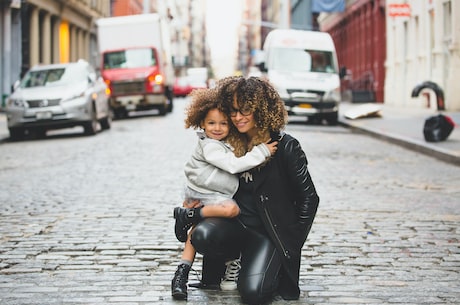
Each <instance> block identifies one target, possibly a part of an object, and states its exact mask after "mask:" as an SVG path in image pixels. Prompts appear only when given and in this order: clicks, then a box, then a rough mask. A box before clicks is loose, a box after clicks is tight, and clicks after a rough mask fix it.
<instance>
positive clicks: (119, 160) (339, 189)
mask: <svg viewBox="0 0 460 305" xmlns="http://www.w3.org/2000/svg"><path fill="white" fill-rule="evenodd" d="M185 102H186V100H183V99H178V100H176V105H175V109H174V111H173V113H171V114H168V115H167V116H165V117H160V116H156V115H153V116H152V115H150V116H140V117H136V118H130V119H126V120H120V121H115V122H114V123H113V127H112V129H111V130H109V131H103V132H101V133H99V134H97V135H96V136H92V137H87V136H81V135H80V133H79V130H78V128H77V129H72V130H70V131H59V132H50V133H49V135H48V137H47V138H45V139H40V140H33V139H31V140H26V141H23V142H10V141H9V140H8V139H6V138H4V139H0V154H1V156H0V304H3V305H10V304H11V305H13V304H14V305H19V304H123V305H125V304H128V305H129V304H166V305H170V304H185V303H186V304H191V305H195V304H196V305H197V304H240V298H239V296H238V294H237V293H236V292H222V291H207V290H197V289H191V290H190V292H189V300H188V302H179V301H174V300H172V298H171V295H170V281H171V278H172V275H173V273H174V270H175V268H176V265H177V263H178V260H179V257H180V253H181V247H182V245H181V243H179V242H178V241H177V240H176V239H175V236H174V233H173V225H174V222H173V217H172V208H173V207H174V206H177V205H179V204H180V202H181V191H182V182H183V164H184V162H185V161H186V160H187V158H188V156H189V154H190V152H191V151H192V149H193V147H194V146H195V141H196V138H195V136H194V134H193V131H190V130H188V131H186V130H184V126H183V125H184V124H183V106H184V103H185ZM2 128H6V126H2ZM75 130H76V131H77V133H72V132H75ZM287 131H288V132H290V133H291V134H293V135H294V136H295V137H297V138H298V139H299V140H300V142H301V144H302V146H303V148H304V149H305V151H306V153H307V156H308V159H309V162H310V167H309V168H310V171H311V174H312V176H313V179H314V181H315V184H316V186H317V189H318V192H319V194H320V197H321V203H320V208H319V210H318V215H317V218H316V220H315V223H314V224H313V229H312V231H311V233H310V236H309V239H308V241H307V243H306V245H305V247H304V249H303V256H302V268H301V274H300V285H301V298H300V300H299V301H291V302H286V301H283V300H281V299H279V298H276V299H275V300H274V301H273V302H272V304H276V305H278V304H291V305H297V304H322V305H323V304H392V305H393V304H458V302H459V301H458V300H459V299H460V287H459V286H460V285H459V280H460V276H459V273H460V248H459V235H458V231H457V230H458V226H459V222H460V213H459V212H460V206H459V198H460V187H459V181H460V171H459V169H458V167H456V166H453V165H449V164H447V163H444V162H441V161H438V160H436V159H434V158H430V157H427V156H425V155H421V154H418V153H416V152H413V151H410V150H406V149H404V148H401V147H399V146H396V145H393V144H389V143H387V142H384V141H380V140H377V139H374V138H372V137H369V136H367V135H363V134H360V133H353V132H352V131H350V130H347V129H344V128H342V127H340V126H312V125H305V124H303V123H301V122H300V121H295V120H294V119H293V120H292V122H291V123H290V124H289V126H288V128H287ZM200 259H201V258H200V257H198V259H197V261H196V263H195V265H194V269H196V271H197V275H196V276H195V275H192V276H191V280H192V281H193V280H194V279H195V278H197V277H198V276H199V272H200V270H201V268H200V267H201V266H200V263H201V261H200Z"/></svg>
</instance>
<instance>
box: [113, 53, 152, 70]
mask: <svg viewBox="0 0 460 305" xmlns="http://www.w3.org/2000/svg"><path fill="white" fill-rule="evenodd" d="M155 65H156V59H155V53H154V52H153V50H152V49H149V48H142V49H128V50H122V51H116V52H107V53H105V54H104V69H106V70H108V69H119V68H143V67H152V66H155Z"/></svg>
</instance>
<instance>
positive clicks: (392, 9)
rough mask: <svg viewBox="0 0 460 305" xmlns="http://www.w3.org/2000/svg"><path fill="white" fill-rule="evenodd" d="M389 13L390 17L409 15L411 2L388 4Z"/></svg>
mask: <svg viewBox="0 0 460 305" xmlns="http://www.w3.org/2000/svg"><path fill="white" fill-rule="evenodd" d="M388 15H390V17H399V16H403V17H409V16H410V5H409V3H403V4H398V3H391V4H388Z"/></svg>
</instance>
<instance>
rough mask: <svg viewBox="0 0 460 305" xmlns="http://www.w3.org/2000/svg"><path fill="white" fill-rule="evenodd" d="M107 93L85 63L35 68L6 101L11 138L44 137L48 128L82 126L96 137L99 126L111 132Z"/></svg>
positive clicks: (100, 80) (103, 84)
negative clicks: (31, 135)
mask: <svg viewBox="0 0 460 305" xmlns="http://www.w3.org/2000/svg"><path fill="white" fill-rule="evenodd" d="M107 93H108V92H107V85H106V84H105V82H104V81H103V79H102V78H101V77H97V75H96V71H95V70H94V68H93V67H92V66H91V65H90V64H89V63H88V62H86V61H84V60H79V61H77V62H72V63H66V64H52V65H37V66H34V67H33V68H31V69H30V70H29V71H27V73H26V74H25V75H24V77H23V78H22V80H21V81H20V82H19V81H18V82H17V83H16V84H15V91H14V92H13V93H12V94H11V95H10V96H9V97H8V99H7V102H6V108H5V112H6V115H7V120H8V129H9V132H10V137H11V139H13V140H19V139H22V138H23V137H24V136H25V135H26V133H35V134H36V135H38V136H45V135H46V131H47V130H49V129H59V128H68V127H74V126H79V125H80V126H83V128H84V132H85V134H87V135H94V134H96V132H97V128H98V124H99V123H100V125H101V128H102V129H109V128H110V125H111V121H112V114H111V111H110V107H109V101H108V95H107Z"/></svg>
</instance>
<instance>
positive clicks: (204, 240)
mask: <svg viewBox="0 0 460 305" xmlns="http://www.w3.org/2000/svg"><path fill="white" fill-rule="evenodd" d="M210 231H211V229H210V227H209V225H207V224H205V223H203V222H201V223H199V224H197V225H196V226H195V228H194V229H193V232H192V233H191V236H190V242H191V243H192V245H193V247H194V248H195V250H196V251H197V252H199V253H202V254H203V251H205V250H206V249H209V248H210V246H211V245H210V238H209V236H210V234H211V232H210Z"/></svg>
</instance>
